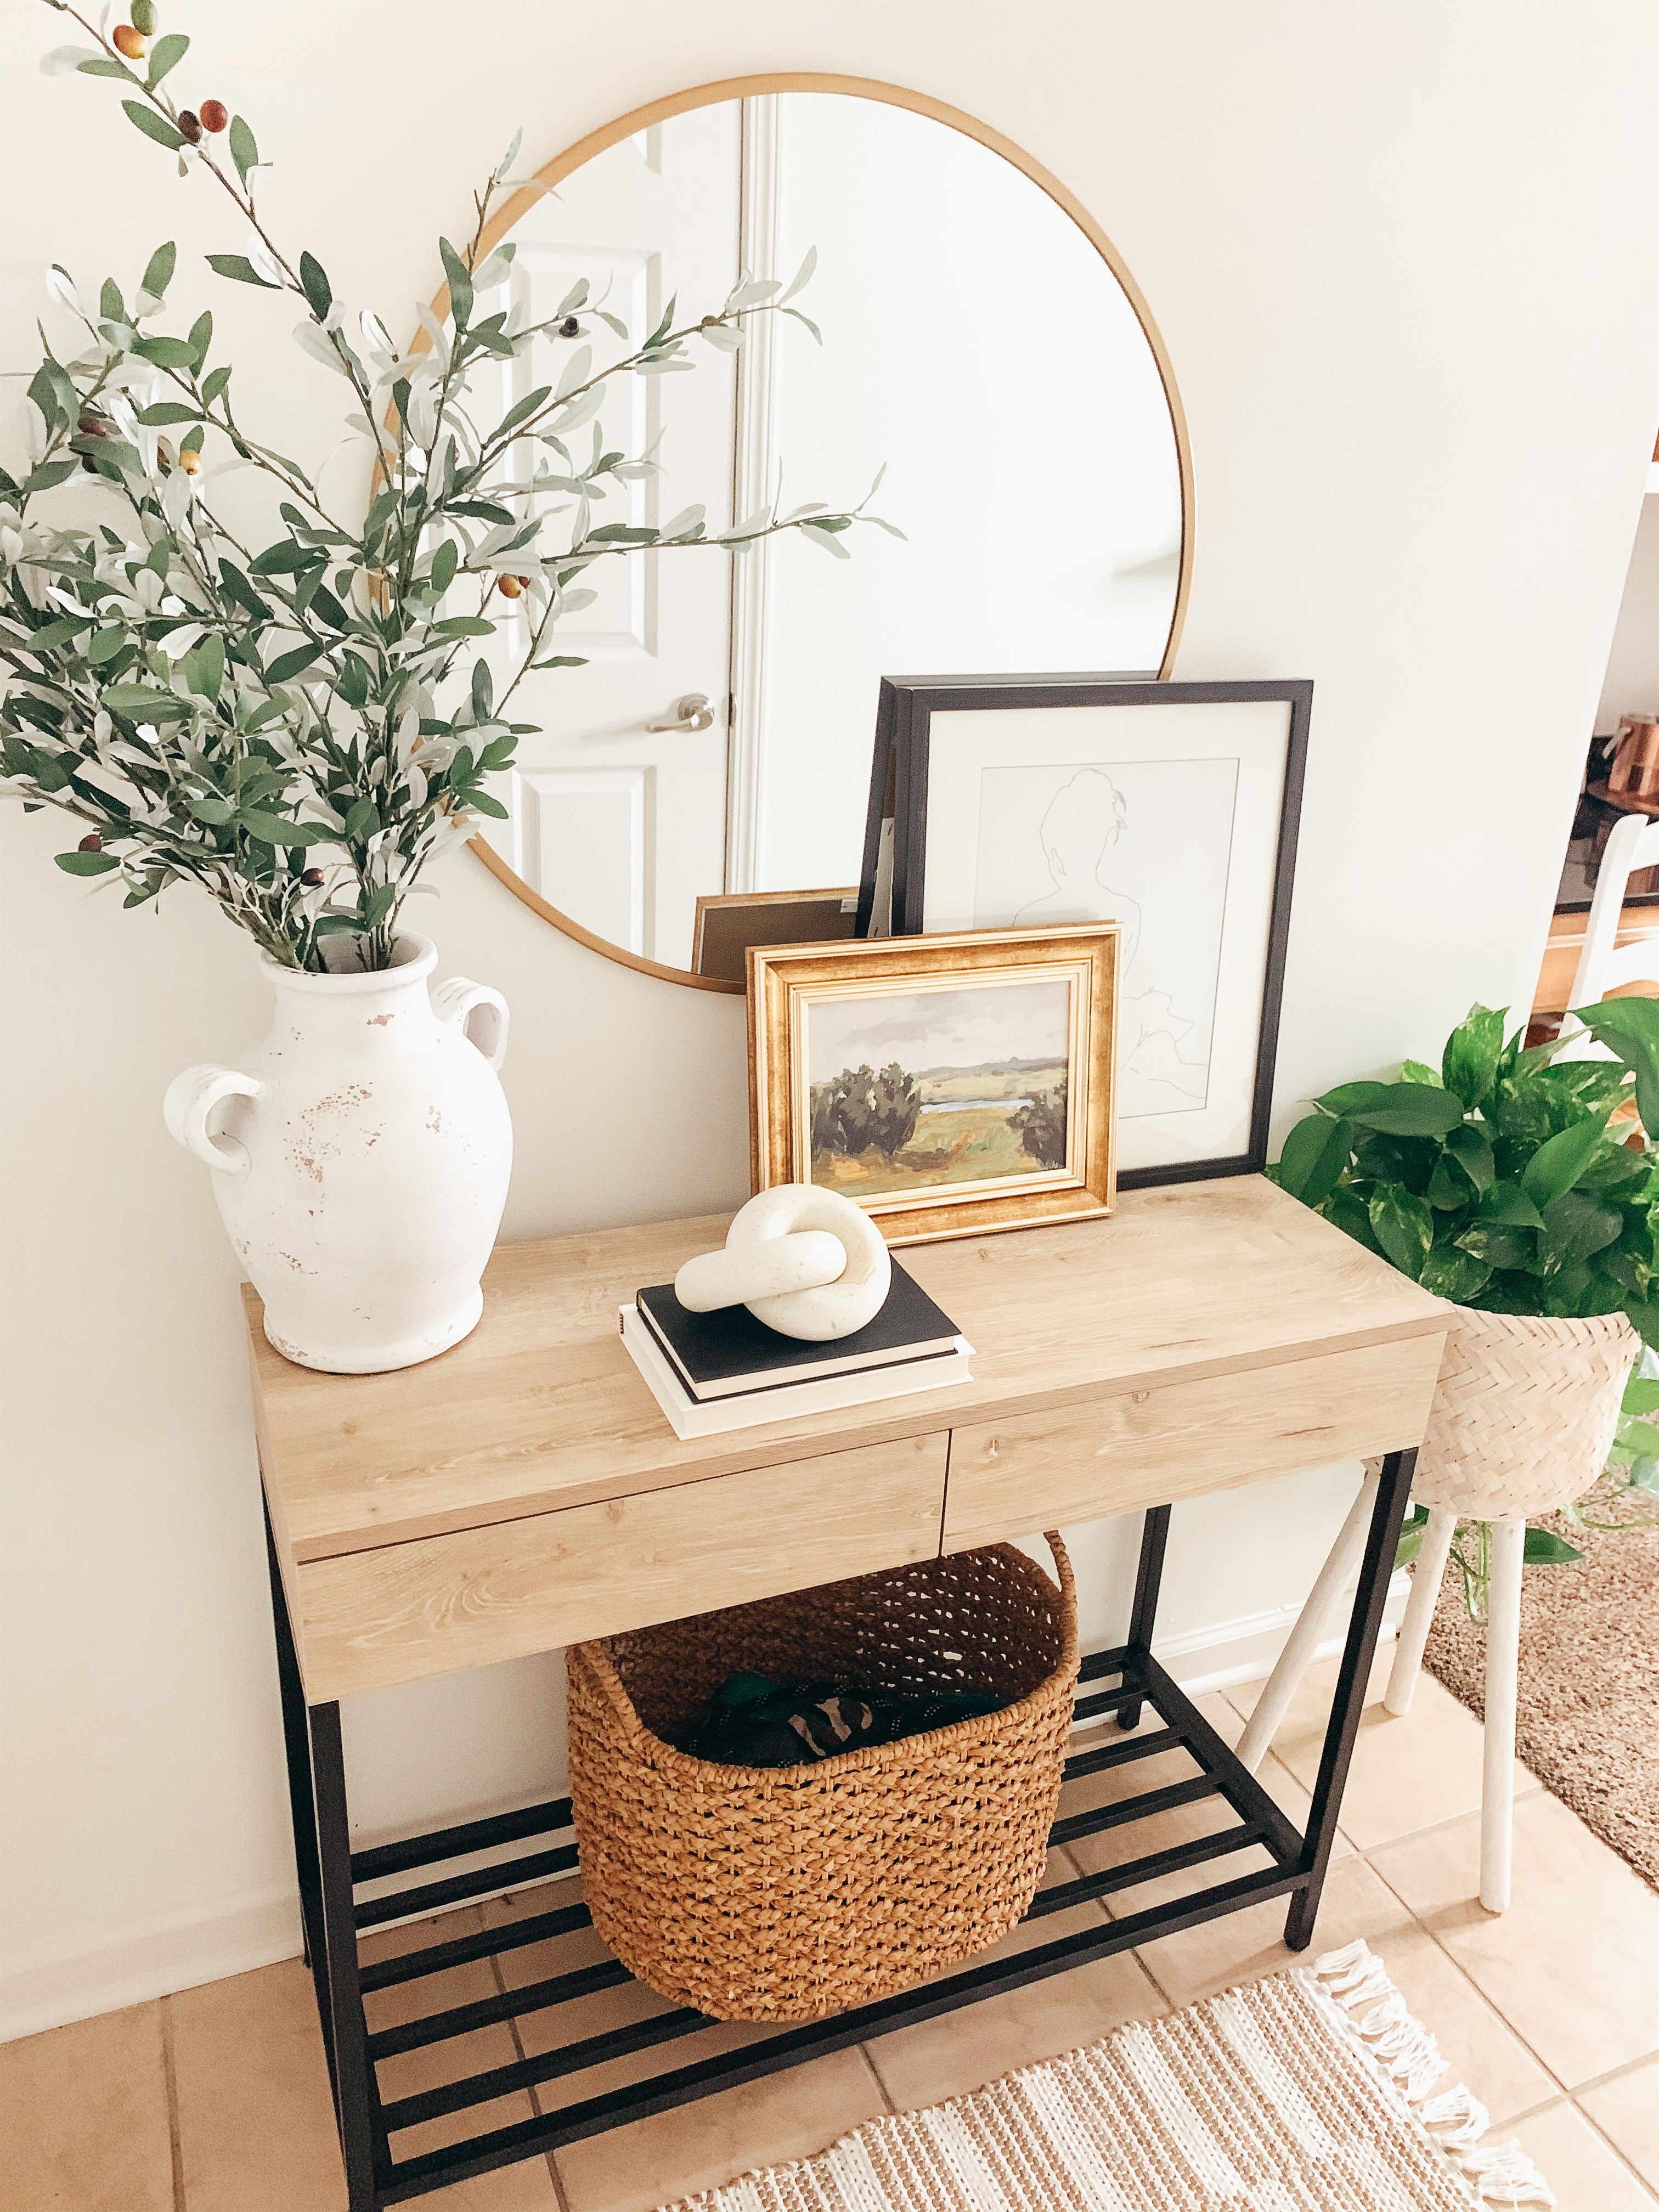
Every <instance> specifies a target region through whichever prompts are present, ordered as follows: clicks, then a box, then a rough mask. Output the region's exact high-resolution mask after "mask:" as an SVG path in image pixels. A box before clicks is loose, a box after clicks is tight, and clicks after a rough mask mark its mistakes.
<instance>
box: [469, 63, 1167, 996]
mask: <svg viewBox="0 0 1659 2212" xmlns="http://www.w3.org/2000/svg"><path fill="white" fill-rule="evenodd" d="M537 185H538V188H539V189H537V190H533V191H521V192H520V193H519V194H518V195H517V197H515V198H514V199H513V200H512V201H510V202H509V203H508V204H507V206H506V207H505V209H504V210H503V211H502V214H501V217H500V219H499V221H497V222H495V223H493V224H492V226H491V228H490V229H489V232H488V233H487V234H486V239H485V243H486V244H487V245H488V246H495V245H497V244H500V243H501V241H502V240H505V239H508V238H510V239H511V240H512V241H513V246H514V254H513V259H512V263H511V268H510V272H509V275H508V276H507V289H508V290H509V292H510V294H511V296H512V298H513V301H515V302H516V303H519V304H520V305H521V306H522V307H523V309H524V310H525V312H526V313H527V314H528V315H529V316H530V317H531V318H532V319H533V320H535V321H536V322H538V323H543V322H545V321H546V320H547V319H548V318H549V317H550V316H551V315H553V314H554V313H555V311H556V309H557V308H558V307H559V306H560V303H561V302H562V301H565V300H566V299H567V298H568V297H569V296H570V295H571V294H572V292H573V290H574V288H575V287H576V286H577V284H578V283H580V281H581V280H583V279H586V282H587V283H588V285H589V287H590V290H589V292H588V294H587V295H586V304H585V306H584V308H583V319H584V331H583V336H584V337H585V338H586V337H590V336H591V337H592V341H593V342H594V358H595V362H596V365H599V366H602V365H603V362H604V359H605V356H604V353H603V351H602V344H603V343H611V344H613V345H614V347H615V350H616V353H617V356H618V357H619V358H620V357H621V356H623V355H625V354H627V353H628V352H629V351H630V350H631V349H635V348H637V347H638V346H639V345H640V344H641V343H643V342H644V341H645V340H646V339H647V337H648V336H649V334H650V333H651V331H653V329H654V328H655V327H656V326H657V325H658V324H659V322H660V320H661V319H662V316H663V314H664V313H665V310H666V309H667V308H668V307H669V306H670V304H671V300H673V299H675V298H677V299H678V308H677V313H678V318H679V319H680V320H681V321H684V320H686V319H687V318H688V316H692V317H695V316H696V315H698V314H701V313H704V312H707V313H711V314H712V313H719V311H720V307H721V303H722V302H723V301H726V300H727V299H728V298H729V297H730V295H731V294H732V289H733V288H734V287H735V286H736V285H738V283H741V282H743V281H744V279H745V278H748V279H753V280H756V282H757V283H760V282H763V281H765V280H775V281H781V283H785V284H787V283H788V282H789V281H790V280H791V279H793V276H795V274H796V272H797V271H798V270H799V269H800V268H801V266H802V264H809V265H811V262H812V261H815V264H816V265H815V267H812V268H811V276H810V281H809V282H808V283H806V284H805V286H804V287H803V289H801V291H800V292H799V294H798V295H794V296H793V298H792V299H791V301H790V302H789V306H790V307H792V308H793V310H794V311H795V312H794V313H793V314H792V313H769V314H767V315H764V316H760V317H757V318H755V319H752V320H750V321H749V322H747V323H745V325H744V342H743V343H742V345H741V346H740V347H738V348H735V349H730V350H719V351H717V350H716V349H714V348H712V347H711V348H709V349H707V351H705V352H703V353H702V357H701V358H700V360H699V362H698V365H697V368H696V374H691V375H684V376H672V377H669V376H659V377H652V378H646V377H641V376H635V375H629V376H624V377H619V378H617V379H616V380H614V381H613V382H611V383H610V384H607V385H606V386H605V398H604V404H603V406H602V407H601V409H600V410H599V416H598V418H597V422H596V425H595V427H594V428H593V429H592V430H591V431H586V430H585V433H584V438H585V439H586V436H593V437H596V438H597V439H598V441H599V443H600V444H601V445H604V446H607V447H611V448H615V449H616V450H617V452H619V453H628V454H646V455H652V456H654V458H655V459H656V460H657V462H658V464H659V470H658V472H657V473H655V474H643V473H642V474H641V475H640V476H638V477H634V478H630V480H629V481H628V482H626V483H618V484H616V485H615V486H614V487H613V490H612V495H611V500H610V501H609V502H608V504H607V509H606V515H605V520H607V521H608V522H610V521H614V522H615V523H617V524H620V525H622V526H624V528H627V527H632V528H649V527H658V528H660V527H662V526H664V525H665V523H666V522H667V520H669V519H670V518H671V517H674V516H678V515H680V514H681V513H682V512H683V510H684V509H685V508H686V507H687V506H688V504H689V503H690V502H698V503H701V505H702V507H704V508H706V510H707V515H708V532H709V534H710V535H712V534H714V532H716V531H717V530H726V531H730V530H732V529H733V528H735V527H737V526H738V525H739V524H740V523H742V522H743V521H744V520H745V519H746V518H749V517H750V516H752V515H755V514H757V513H763V512H769V513H787V512H788V511H790V510H792V509H793V508H795V507H798V506H800V505H804V504H805V503H807V502H809V501H821V502H823V505H824V507H826V508H828V509H829V510H831V511H833V512H837V513H838V512H841V511H842V510H844V509H848V508H851V507H855V506H857V504H858V502H859V501H860V500H862V499H863V498H864V497H865V495H866V489H867V488H868V487H869V485H870V483H871V481H872V477H874V476H875V475H876V473H877V471H878V470H880V469H884V476H883V478H882V481H881V483H880V487H879V490H878V494H877V495H876V497H875V500H874V502H873V507H872V509H871V510H868V511H873V512H877V513H879V515H880V517H881V518H882V519H883V520H884V521H885V522H886V523H888V524H890V525H891V526H893V530H894V533H895V534H888V532H885V531H882V530H877V529H863V528H860V530H859V531H858V532H856V534H855V535H854V534H853V533H848V535H847V537H846V539H845V542H843V540H842V538H834V539H833V540H831V541H830V542H829V543H825V542H824V541H825V538H826V533H823V532H818V533H817V534H816V535H817V542H816V543H814V542H811V537H812V534H811V533H806V532H799V531H797V532H790V533H787V534H786V535H783V536H780V537H771V538H763V540H761V541H760V542H758V543H757V544H755V545H754V546H752V547H751V548H750V549H749V550H746V551H745V552H744V553H743V554H742V555H741V556H738V555H735V554H733V553H732V552H729V551H726V550H721V549H720V548H718V547H714V546H710V545H707V544H705V545H702V546H697V547H685V548H674V549H671V550H663V551H650V552H647V553H644V554H642V555H641V556H638V557H635V558H634V559H631V560H628V561H618V562H609V563H602V564H599V568H595V570H594V571H593V572H592V574H586V575H584V576H583V578H582V583H583V584H584V585H585V586H592V590H591V592H587V593H585V594H584V595H583V596H584V597H585V598H586V601H587V603H586V605H582V606H580V608H578V609H576V610H574V611H570V612H568V614H566V615H565V616H564V617H563V618H562V620H561V621H560V623H559V626H558V630H557V638H556V645H557V651H558V653H559V654H560V655H561V656H562V657H564V659H566V660H567V661H575V662H579V664H580V665H562V666H560V667H558V668H556V669H547V670H543V671H538V672H536V673H534V674H532V676H530V677H529V678H526V681H525V683H524V684H523V686H522V688H521V690H520V693H519V696H518V701H517V705H516V709H515V711H516V712H518V713H519V714H520V715H521V718H522V720H524V721H526V722H529V723H534V724H536V725H538V734H537V735H535V736H533V737H528V738H524V739H523V740H522V741H521V742H520V746H519V750H518V757H517V760H516V762H515V763H514V765H513V768H512V769H510V770H507V772H505V773H504V774H503V775H501V776H500V777H499V778H498V779H497V781H496V782H495V786H494V787H493V788H494V791H495V797H496V799H497V800H498V801H499V803H500V804H501V806H502V807H503V808H504V809H505V816H504V818H502V819H501V820H492V821H490V822H489V824H488V826H487V828H486V829H485V830H484V832H483V835H482V836H480V837H478V838H477V839H476V840H475V841H474V844H473V850H474V851H475V852H476V853H477V854H478V857H479V858H480V860H483V862H484V863H485V865H486V866H489V868H490V869H491V870H492V871H493V872H494V873H495V875H496V876H498V877H499V878H501V881H502V882H503V883H505V884H507V886H508V887H509V888H510V889H511V890H513V892H514V893H515V895H516V896H519V897H520V898H521V899H523V900H524V901H525V902H526V904H527V905H529V906H531V907H532V908H534V909H535V910H536V912H538V914H540V915H544V917H545V918H546V920H548V921H550V922H552V923H553V924H555V925H556V927H558V928H560V929H562V930H563V931H565V932H566V933H568V934H569V935H571V936H573V937H575V938H577V939H580V941H581V942H582V943H584V944H586V945H591V946H592V947H593V948H594V949H595V950H597V951H602V952H604V953H606V954H607V955H609V956H610V957H613V958H615V959H618V960H622V961H624V962H626V963H628V964H629V965H630V966H632V967H635V968H640V969H645V970H646V971H647V972H648V973H651V974H653V975H663V976H665V977H667V978H669V979H670V980H671V981H675V982H680V983H687V984H691V985H694V986H696V987H701V988H703V989H712V990H740V989H741V988H742V984H741V982H740V981H737V980H736V977H737V976H738V975H740V974H741V958H740V954H741V945H742V943H743V941H744V938H745V935H747V937H748V938H749V939H750V940H752V939H753V938H754V936H756V935H757V934H760V935H765V934H766V933H767V926H766V920H765V914H766V908H767V907H768V905H769V902H774V901H775V902H777V904H778V906H779V908H783V907H785V906H788V907H790V908H792V909H793V908H794V906H795V901H794V899H793V896H792V895H795V894H799V893H803V892H806V891H811V892H813V893H815V894H816V895H817V902H816V903H815V905H814V906H813V907H812V908H811V917H812V922H813V926H812V928H811V929H810V930H807V931H806V932H805V933H806V934H809V935H810V934H817V935H820V936H833V935H835V934H837V933H842V931H844V930H845V929H846V928H848V927H850V923H848V922H847V921H846V920H845V915H846V914H847V913H850V910H851V909H850V906H847V905H846V902H847V901H848V900H850V898H851V896H852V894H853V892H854V890H855V888H856V883H857V878H858V872H859V866H860V849H861V845H862V841H863V836H864V824H865V813H866V799H867V794H868V783H869V775H870V761H871V752H872V738H873V734H874V726H875V714H876V697H877V686H878V680H879V678H881V677H882V676H884V675H913V674H916V673H919V672H926V673H929V674H933V673H939V674H952V675H962V676H964V677H971V676H975V675H980V674H1003V673H1008V672H1012V671H1070V670H1090V671H1109V672H1113V673H1121V674H1125V675H1128V674H1132V673H1135V674H1141V675H1143V676H1144V675H1146V674H1158V675H1162V674H1166V673H1167V672H1168V671H1169V667H1170V662H1171V660H1172V659H1173V655H1174V652H1175V646H1176V638H1177V635H1178V634H1179V630H1180V626H1181V619H1182V612H1183V610H1184V607H1185V603H1186V596H1187V589H1188V579H1189V573H1190V567H1191V556H1192V530H1191V516H1192V486H1191V467H1190V463H1189V459H1188V451H1187V442H1186V434H1185V428H1184V424H1183V422H1182V414H1181V405H1180V401H1179V398H1178V397H1177V394H1176V386H1175V380H1174V378H1173V375H1172V374H1171V373H1170V364H1169V361H1168V358H1167V356H1166V355H1165V352H1164V345H1163V342H1162V340H1161V339H1160V337H1158V331H1157V329H1156V327H1155V325H1153V322H1152V317H1151V315H1150V313H1148V311H1147V308H1146V303H1145V301H1143V300H1142V299H1141V297H1140V295H1139V292H1138V291H1137V289H1136V288H1135V285H1134V283H1133V279H1132V278H1131V277H1130V276H1129V274H1128V271H1127V270H1126V269H1125V268H1124V266H1123V265H1122V263H1121V261H1120V259H1119V258H1118V256H1117V254H1116V252H1115V250H1114V249H1113V247H1112V246H1111V244H1110V243H1109V240H1107V238H1106V237H1105V235H1104V234H1103V232H1102V231H1101V229H1100V228H1099V227H1098V225H1097V223H1096V222H1094V221H1093V219H1092V218H1091V216H1089V215H1088V214H1087V213H1086V212H1085V210H1084V209H1083V208H1082V207H1081V206H1079V204H1078V203H1077V201H1076V200H1074V199H1073V197H1072V196H1071V195H1070V193H1068V192H1067V191H1066V189H1065V187H1064V186H1063V185H1060V183H1059V182H1058V181H1057V180H1056V179H1054V178H1053V177H1051V176H1050V175H1048V173H1047V172H1046V171H1045V170H1043V169H1042V167H1040V166H1039V165H1038V164H1037V163H1036V162H1035V161H1032V160H1031V159H1030V157H1029V156H1028V155H1024V154H1023V153H1022V152H1021V151H1020V149H1018V147H1016V146H1013V145H1011V144H1010V143H1008V142H1007V141H1006V139H1004V138H1002V137H999V135H998V134H997V133H996V132H995V131H991V130H989V129H988V128H987V127H986V126H985V125H982V124H980V123H977V122H975V120H974V119H973V118H971V117H969V116H967V115H963V114H961V113H959V112H957V111H955V110H954V109H951V108H949V107H945V106H942V105H941V104H940V103H939V102H938V101H935V100H927V99H926V98H924V97H923V96H922V95H921V94H916V93H911V92H906V91H902V90H900V89H898V88H895V87H893V86H890V85H884V84H878V83H871V82H864V81H862V80H860V79H854V78H842V77H828V76H824V77H819V76H764V77H752V78H738V79H735V80H732V82H727V83H723V84H714V85H705V86H702V87H701V88H697V89H696V90H694V91H690V92H685V93H681V94H676V95H675V96H674V97H673V98H671V99H667V100H659V101H656V102H654V103H653V105H652V106H649V107H645V108H641V109H639V110H638V111H636V112H635V113H634V114H631V115H627V116H623V117H622V118H620V119H619V120H618V121H617V122H615V123H613V124H611V125H609V126H608V127H607V128H606V129H605V130H603V131H597V132H595V133H594V134H593V136H592V137H589V138H586V139H585V140H583V141H582V142H581V143H580V144H579V145H577V146H574V147H572V148H571V149H569V151H568V153H565V154H563V155H560V157H559V158H558V159H557V160H556V161H552V162H550V163H549V164H548V166H547V167H545V168H544V170H542V171H541V172H540V173H539V176H538V179H537ZM549 187H551V189H548V188H549ZM599 306H602V307H603V309H604V314H603V316H602V317H599V318H597V319H596V318H595V316H594V313H593V312H592V310H593V308H594V307H599ZM502 374H503V377H504V378H505V379H507V380H511V379H512V378H513V377H515V376H519V377H521V378H522V379H523V380H525V381H526V389H527V388H528V384H529V382H530V381H531V378H530V374H529V371H528V369H527V368H521V367H520V364H517V363H513V364H510V365H504V367H503V370H502ZM505 396H506V397H507V400H508V404H511V400H512V398H513V397H514V396H515V393H514V391H513V387H512V386H511V384H510V382H509V383H508V385H507V390H506V395H505ZM583 458H584V459H586V444H585V442H584V447H583ZM613 505H614V507H616V510H617V512H616V513H615V514H614V515H612V514H611V513H610V511H609V508H610V507H611V506H613ZM898 532H902V536H901V535H898V534H896V533H898ZM826 554H829V555H832V556H833V555H836V554H840V555H845V556H848V557H839V558H838V557H829V558H826V557H825V556H826ZM602 572H603V573H602ZM820 922H821V923H822V924H823V926H822V927H819V926H818V925H819V923H820ZM788 933H790V934H793V935H794V936H797V937H799V936H800V935H801V934H802V933H803V932H802V927H801V925H800V921H799V916H797V918H796V919H795V920H794V921H792V923H791V924H790V925H789V929H788ZM734 950H735V953H736V955H737V957H736V961H735V965H734ZM696 971H701V972H696Z"/></svg>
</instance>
